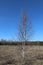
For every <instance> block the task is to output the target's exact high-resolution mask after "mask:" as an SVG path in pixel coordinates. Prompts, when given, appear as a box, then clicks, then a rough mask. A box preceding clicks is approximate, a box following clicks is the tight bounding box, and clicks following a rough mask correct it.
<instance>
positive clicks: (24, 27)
mask: <svg viewBox="0 0 43 65" xmlns="http://www.w3.org/2000/svg"><path fill="white" fill-rule="evenodd" d="M31 34H32V24H31V21H30V17H29V18H27V16H26V13H25V12H23V14H22V20H21V22H20V23H19V41H21V42H22V63H23V64H22V65H24V64H25V42H26V41H29V39H30V37H31Z"/></svg>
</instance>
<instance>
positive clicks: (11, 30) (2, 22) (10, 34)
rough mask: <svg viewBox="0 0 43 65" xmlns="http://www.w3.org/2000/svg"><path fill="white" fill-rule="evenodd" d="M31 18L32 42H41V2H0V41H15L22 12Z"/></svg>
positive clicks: (31, 0) (42, 30)
mask: <svg viewBox="0 0 43 65" xmlns="http://www.w3.org/2000/svg"><path fill="white" fill-rule="evenodd" d="M23 9H25V10H26V14H27V15H28V16H31V21H32V24H33V31H34V32H33V33H34V34H33V36H32V40H33V41H43V0H0V39H6V40H17V36H18V34H17V33H18V30H17V28H18V22H19V20H20V18H21V15H22V10H23Z"/></svg>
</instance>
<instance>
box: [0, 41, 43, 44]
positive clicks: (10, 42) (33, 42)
mask: <svg viewBox="0 0 43 65" xmlns="http://www.w3.org/2000/svg"><path fill="white" fill-rule="evenodd" d="M22 43H24V42H16V41H6V40H1V41H0V45H22ZM25 45H43V41H42V42H41V41H26V42H25Z"/></svg>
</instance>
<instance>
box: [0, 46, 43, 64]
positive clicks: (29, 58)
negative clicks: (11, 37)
mask: <svg viewBox="0 0 43 65" xmlns="http://www.w3.org/2000/svg"><path fill="white" fill-rule="evenodd" d="M23 62H24V63H25V65H43V46H39V45H36V46H35V45H26V46H25V59H24V61H23V58H22V47H21V45H0V65H22V63H23Z"/></svg>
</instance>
